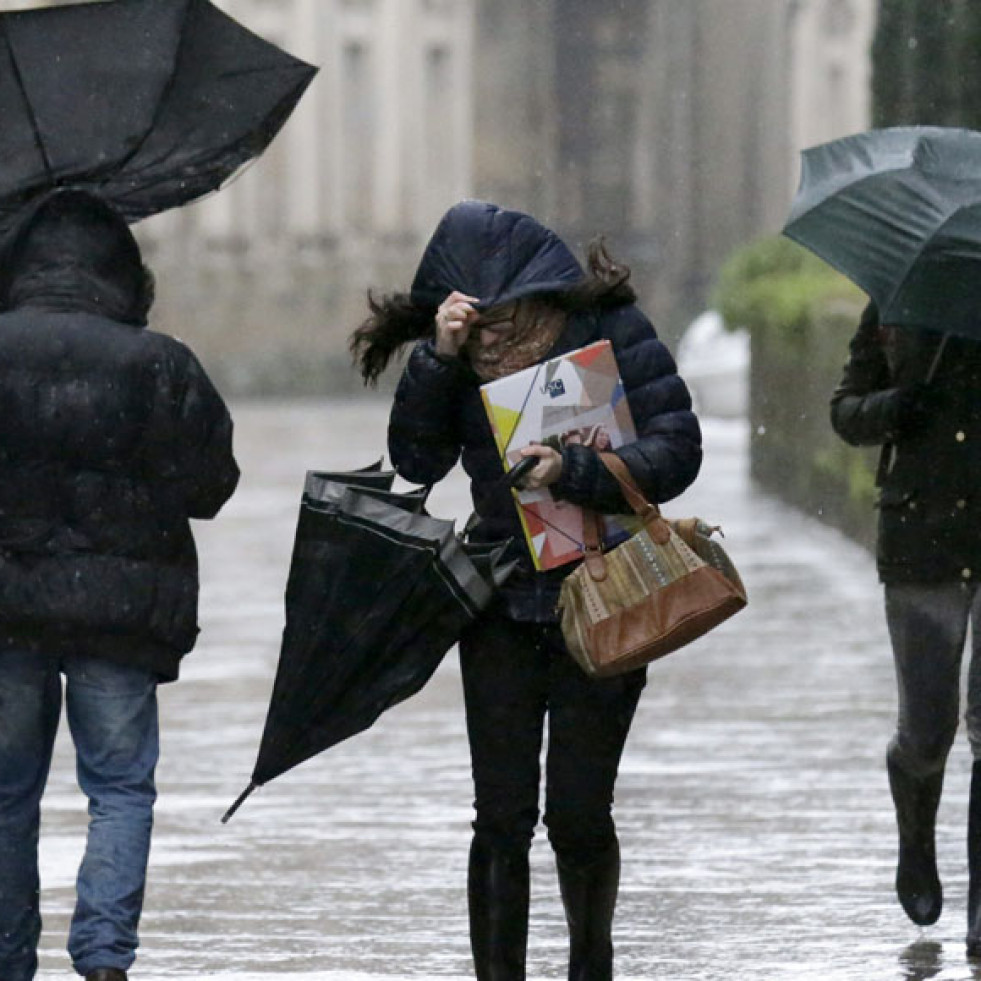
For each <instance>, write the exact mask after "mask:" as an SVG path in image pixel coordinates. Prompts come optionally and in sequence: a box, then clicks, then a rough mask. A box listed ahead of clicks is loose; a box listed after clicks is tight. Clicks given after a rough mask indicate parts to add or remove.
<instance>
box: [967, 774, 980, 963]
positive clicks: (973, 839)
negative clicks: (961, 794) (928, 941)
mask: <svg viewBox="0 0 981 981" xmlns="http://www.w3.org/2000/svg"><path fill="white" fill-rule="evenodd" d="M967 873H968V885H967V956H968V957H971V958H981V760H975V762H974V766H973V767H972V768H971V802H970V804H969V805H968V811H967Z"/></svg>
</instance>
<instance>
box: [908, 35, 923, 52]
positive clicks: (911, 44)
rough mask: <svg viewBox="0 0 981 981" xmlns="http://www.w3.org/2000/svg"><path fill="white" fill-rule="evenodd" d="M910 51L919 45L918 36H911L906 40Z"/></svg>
mask: <svg viewBox="0 0 981 981" xmlns="http://www.w3.org/2000/svg"><path fill="white" fill-rule="evenodd" d="M906 44H907V46H908V47H909V49H910V51H915V50H916V49H917V48H918V47H919V46H920V41H919V38H915V37H911V38H910V39H909V40H908V41H907V42H906Z"/></svg>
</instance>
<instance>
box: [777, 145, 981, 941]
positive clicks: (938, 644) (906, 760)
mask: <svg viewBox="0 0 981 981" xmlns="http://www.w3.org/2000/svg"><path fill="white" fill-rule="evenodd" d="M803 157H804V161H803V174H802V178H801V186H800V189H799V191H798V194H797V197H796V199H795V201H794V205H793V207H792V209H791V214H790V217H789V220H788V222H787V225H786V227H785V228H784V232H785V234H787V235H788V236H789V237H791V238H793V239H795V240H796V241H797V242H799V243H801V244H802V245H804V246H806V247H807V248H809V249H811V250H812V251H813V252H815V253H816V254H817V255H819V256H821V257H822V258H823V259H825V260H826V261H827V262H829V263H830V264H831V265H833V266H835V267H836V268H837V269H839V270H840V271H841V272H842V273H844V274H845V275H847V276H848V277H849V278H851V279H852V280H853V281H854V282H855V283H857V284H858V285H859V286H861V287H862V289H864V290H865V292H866V293H867V294H868V295H869V297H870V298H871V301H872V302H870V303H869V305H868V306H867V308H866V310H865V312H864V314H863V315H862V318H861V322H860V324H859V326H858V329H857V332H856V333H855V336H854V337H853V339H852V341H851V346H850V356H849V358H848V361H847V363H846V365H845V368H844V372H843V375H842V378H841V381H840V384H839V385H838V387H837V389H836V390H835V392H834V394H833V396H832V398H831V423H832V426H833V428H834V430H835V432H836V433H837V434H838V435H839V436H841V437H842V438H843V439H844V440H845V441H846V442H848V443H851V444H852V445H856V446H881V447H882V451H881V454H880V458H879V466H878V472H877V485H878V489H879V499H878V508H879V518H878V534H877V549H876V552H877V566H878V572H879V577H880V579H881V581H882V582H883V584H884V590H885V612H886V620H887V624H888V628H889V636H890V640H891V645H892V649H893V656H894V661H895V665H896V678H897V686H898V721H897V725H896V731H895V733H894V735H893V737H892V739H891V741H890V743H889V747H888V752H887V770H888V776H889V786H890V789H891V792H892V797H893V801H894V804H895V809H896V819H897V825H898V831H899V859H898V867H897V872H896V892H897V894H898V897H899V900H900V903H901V904H902V906H903V909H904V910H905V911H906V914H907V915H908V916H909V918H910V919H911V920H912V921H913V922H914V923H916V924H918V925H921V926H926V925H929V924H932V923H934V922H936V921H937V919H938V918H939V917H940V914H941V911H942V908H943V888H942V885H941V882H940V877H939V875H938V871H937V860H936V843H935V826H936V816H937V809H938V806H939V803H940V798H941V791H942V787H943V779H944V770H945V766H946V761H947V756H948V754H949V752H950V749H951V746H952V745H953V742H954V738H955V735H956V732H957V727H958V715H959V712H960V677H961V665H962V661H963V656H964V651H965V645H966V641H967V637H968V634H969V628H970V636H971V638H972V639H971V648H970V659H971V663H970V670H969V674H968V686H967V706H966V713H965V718H966V723H967V734H968V739H969V740H970V744H971V750H972V754H973V758H974V764H973V771H972V778H971V798H970V808H969V817H968V866H969V873H970V874H969V878H970V882H969V886H968V911H967V913H968V928H967V952H968V955H969V956H971V957H972V958H981V590H979V588H978V583H979V581H981V306H979V300H981V293H979V289H981V286H979V284H981V133H975V132H972V131H970V130H960V129H947V128H942V127H895V128H891V129H884V130H872V131H869V132H867V133H860V134H857V135H854V136H849V137H844V138H842V139H840V140H835V141H833V142H831V143H828V144H823V145H821V146H818V147H814V148H812V149H809V150H806V151H804V155H803Z"/></svg>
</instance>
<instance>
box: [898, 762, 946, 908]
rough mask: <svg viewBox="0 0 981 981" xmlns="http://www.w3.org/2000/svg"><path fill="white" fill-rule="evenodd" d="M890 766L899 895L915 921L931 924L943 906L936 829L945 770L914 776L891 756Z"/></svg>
mask: <svg viewBox="0 0 981 981" xmlns="http://www.w3.org/2000/svg"><path fill="white" fill-rule="evenodd" d="M887 766H888V770H889V787H890V789H891V790H892V799H893V801H894V803H895V805H896V822H897V824H898V825H899V865H898V867H897V869H896V895H897V896H899V901H900V903H902V906H903V909H904V910H905V911H906V915H907V916H908V917H909V918H910V919H911V920H912V921H913V922H914V923H916V924H917V925H919V926H929V925H930V924H931V923H936V922H937V920H938V919H939V918H940V911H941V910H942V909H943V888H942V887H941V885H940V876H939V874H938V873H937V853H936V843H935V831H936V823H937V807H938V805H939V804H940V793H941V790H942V789H943V780H944V775H943V772H942V771H941V772H940V773H936V774H932V775H931V776H929V777H912V776H910V775H909V774H908V773H906V772H905V771H903V770H902V769H900V767H899V766H898V765H897V764H896V763H894V762H893V760H892V759H891V758H889V759H888V760H887Z"/></svg>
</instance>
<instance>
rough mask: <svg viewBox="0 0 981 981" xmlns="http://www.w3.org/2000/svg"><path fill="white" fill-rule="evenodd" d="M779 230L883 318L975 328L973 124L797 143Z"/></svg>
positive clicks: (979, 236) (976, 144)
mask: <svg viewBox="0 0 981 981" xmlns="http://www.w3.org/2000/svg"><path fill="white" fill-rule="evenodd" d="M783 231H784V234H786V235H787V236H789V237H790V238H792V239H794V240H795V241H796V242H799V243H800V244H801V245H803V246H805V247H807V248H808V249H810V250H811V251H812V252H814V253H816V254H817V255H818V256H820V257H821V258H822V259H824V260H825V261H826V262H828V263H829V264H830V265H832V266H834V267H835V268H836V269H837V270H839V271H840V272H842V273H844V275H846V276H847V277H848V278H849V279H851V280H852V281H853V282H855V283H856V284H857V285H858V286H860V287H861V288H862V289H863V290H864V291H865V292H866V293H868V295H869V296H870V297H871V299H872V300H873V301H874V302H875V304H876V307H877V308H878V312H879V319H880V322H881V323H883V324H889V325H893V326H899V327H922V328H927V329H933V330H940V331H944V332H947V333H951V334H958V335H960V336H964V337H972V338H981V316H979V311H981V133H978V132H975V131H973V130H966V129H954V128H946V127H938V126H904V127H893V128H889V129H879V130H870V131H868V132H865V133H859V134H857V135H854V136H847V137H844V138H842V139H838V140H834V141H832V142H830V143H825V144H822V145H821V146H817V147H813V148H811V149H808V150H805V151H804V152H803V154H802V172H801V180H800V187H799V189H798V191H797V196H796V198H795V200H794V202H793V205H792V208H791V211H790V216H789V218H788V220H787V223H786V225H785V227H784V229H783Z"/></svg>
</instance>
